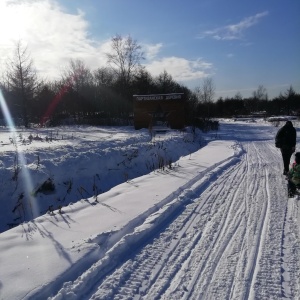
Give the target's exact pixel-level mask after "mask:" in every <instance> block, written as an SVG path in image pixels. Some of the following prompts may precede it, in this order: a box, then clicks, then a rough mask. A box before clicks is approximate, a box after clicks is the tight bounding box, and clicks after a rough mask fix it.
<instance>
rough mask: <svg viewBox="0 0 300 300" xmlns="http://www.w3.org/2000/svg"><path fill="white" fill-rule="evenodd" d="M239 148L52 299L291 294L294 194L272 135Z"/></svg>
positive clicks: (297, 290) (295, 252)
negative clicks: (290, 194) (290, 192)
mask: <svg viewBox="0 0 300 300" xmlns="http://www.w3.org/2000/svg"><path fill="white" fill-rule="evenodd" d="M242 147H243V149H244V153H243V154H242V155H241V156H240V157H239V158H234V159H232V158H231V159H228V160H227V161H225V162H223V163H222V164H219V165H217V166H215V167H214V168H212V169H209V170H208V171H207V172H206V174H205V176H204V177H202V178H201V179H199V180H197V181H195V180H193V181H191V183H190V185H189V186H187V185H186V186H185V187H184V188H183V189H182V192H181V194H180V195H179V196H178V195H177V196H176V199H175V198H174V199H173V201H169V203H168V204H167V205H165V206H164V207H162V208H161V209H160V211H159V213H155V214H153V215H152V216H150V217H149V218H148V219H147V220H146V221H145V223H144V224H143V226H140V227H137V228H135V231H134V232H133V233H131V234H128V235H126V236H124V237H123V238H122V239H121V240H120V242H118V243H117V244H116V245H115V246H114V248H113V249H110V250H109V251H108V252H107V254H106V256H105V257H104V258H103V259H101V260H99V261H98V262H96V263H95V264H94V265H93V266H92V267H91V268H89V269H87V270H86V271H85V273H83V274H82V275H81V276H80V277H78V278H77V279H76V280H75V281H74V282H69V283H66V284H65V285H64V287H63V288H62V289H61V290H60V291H59V293H58V294H57V296H55V297H53V299H68V296H69V297H70V299H101V300H104V299H115V300H116V299H120V300H121V299H144V300H145V299H299V298H300V287H299V275H300V264H299V257H300V245H299V238H300V237H299V231H300V230H299V223H297V222H298V221H297V220H299V217H300V216H299V213H300V208H299V201H298V200H296V199H289V200H287V193H286V189H285V186H286V182H285V180H284V178H283V176H278V174H281V171H282V170H281V169H282V166H281V161H279V160H278V150H277V149H275V147H274V146H273V142H272V141H270V140H269V141H268V140H267V141H255V142H252V141H249V142H246V141H245V142H242ZM178 198H179V200H180V201H178ZM176 200H177V201H176ZM178 202H179V203H180V205H179V204H178ZM162 211H163V212H162ZM297 224H298V225H297ZM137 235H139V239H137V238H136V237H137ZM133 236H134V238H132V242H131V237H133ZM117 248H122V256H121V257H119V256H118V253H119V251H118V250H116V249H117ZM124 253H125V254H126V255H124ZM105 261H108V262H109V265H107V264H105Z"/></svg>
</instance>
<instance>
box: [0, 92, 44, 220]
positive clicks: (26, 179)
mask: <svg viewBox="0 0 300 300" xmlns="http://www.w3.org/2000/svg"><path fill="white" fill-rule="evenodd" d="M0 110H1V111H2V115H3V117H4V121H5V124H6V125H7V127H8V128H9V130H10V133H11V135H12V137H11V138H12V140H13V141H17V131H16V127H15V125H14V121H13V119H12V117H11V114H10V112H9V109H8V106H7V104H6V101H5V99H4V97H3V94H2V91H1V89H0ZM15 148H16V154H17V157H18V162H19V164H20V174H21V176H20V178H18V180H22V181H23V182H22V183H23V188H24V190H25V191H24V201H26V211H28V215H27V216H24V219H25V220H26V219H27V217H30V218H31V217H33V218H35V217H37V216H39V208H38V204H37V201H36V199H35V198H34V197H32V195H31V193H32V191H33V184H32V180H31V176H30V173H29V170H28V169H27V166H26V160H25V156H24V154H23V152H22V151H21V150H20V149H19V147H18V143H17V142H15ZM30 214H31V215H30Z"/></svg>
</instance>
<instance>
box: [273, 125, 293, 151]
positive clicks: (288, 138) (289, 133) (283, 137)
mask: <svg viewBox="0 0 300 300" xmlns="http://www.w3.org/2000/svg"><path fill="white" fill-rule="evenodd" d="M275 146H276V147H277V148H281V149H291V148H293V147H295V146H296V129H295V127H294V126H293V124H292V122H291V121H287V122H286V124H285V125H284V126H283V127H282V128H280V129H279V130H278V132H277V134H276V137H275Z"/></svg>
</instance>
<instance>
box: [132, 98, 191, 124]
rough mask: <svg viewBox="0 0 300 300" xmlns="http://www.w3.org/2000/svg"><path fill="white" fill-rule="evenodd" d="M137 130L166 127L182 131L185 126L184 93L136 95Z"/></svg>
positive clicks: (135, 122)
mask: <svg viewBox="0 0 300 300" xmlns="http://www.w3.org/2000/svg"><path fill="white" fill-rule="evenodd" d="M133 100H134V102H133V104H134V109H133V111H134V127H135V129H141V128H152V127H154V126H165V127H170V128H172V129H182V128H183V127H184V125H185V99H184V94H183V93H173V94H153V95H134V96H133Z"/></svg>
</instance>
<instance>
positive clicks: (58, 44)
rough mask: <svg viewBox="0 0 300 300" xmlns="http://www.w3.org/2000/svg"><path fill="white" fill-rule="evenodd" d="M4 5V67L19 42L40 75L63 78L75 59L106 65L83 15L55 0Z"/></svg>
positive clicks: (0, 50) (0, 24)
mask: <svg viewBox="0 0 300 300" xmlns="http://www.w3.org/2000/svg"><path fill="white" fill-rule="evenodd" d="M2 1H3V0H1V4H0V28H1V40H0V57H1V58H2V62H1V61H0V63H4V62H5V61H7V58H8V57H11V54H12V52H13V49H14V47H15V43H16V42H17V41H19V40H21V41H22V44H23V45H27V46H28V51H29V53H30V54H31V57H32V58H33V60H34V63H35V66H36V68H37V70H38V72H39V73H40V74H42V75H43V76H46V77H49V78H54V77H57V76H59V75H60V69H59V68H62V67H63V66H66V65H67V64H68V61H69V59H71V58H72V59H82V60H84V62H85V63H86V64H87V65H89V66H95V65H99V64H101V63H103V62H104V61H105V59H104V56H103V53H102V54H101V47H100V45H99V43H97V42H95V41H93V40H91V39H90V38H89V36H88V27H89V24H88V22H87V21H86V20H85V18H84V13H83V12H82V11H78V12H77V14H70V13H67V12H65V10H64V9H63V7H61V6H60V5H59V4H58V2H56V1H55V0H23V1H11V0H4V1H3V2H2Z"/></svg>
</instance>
